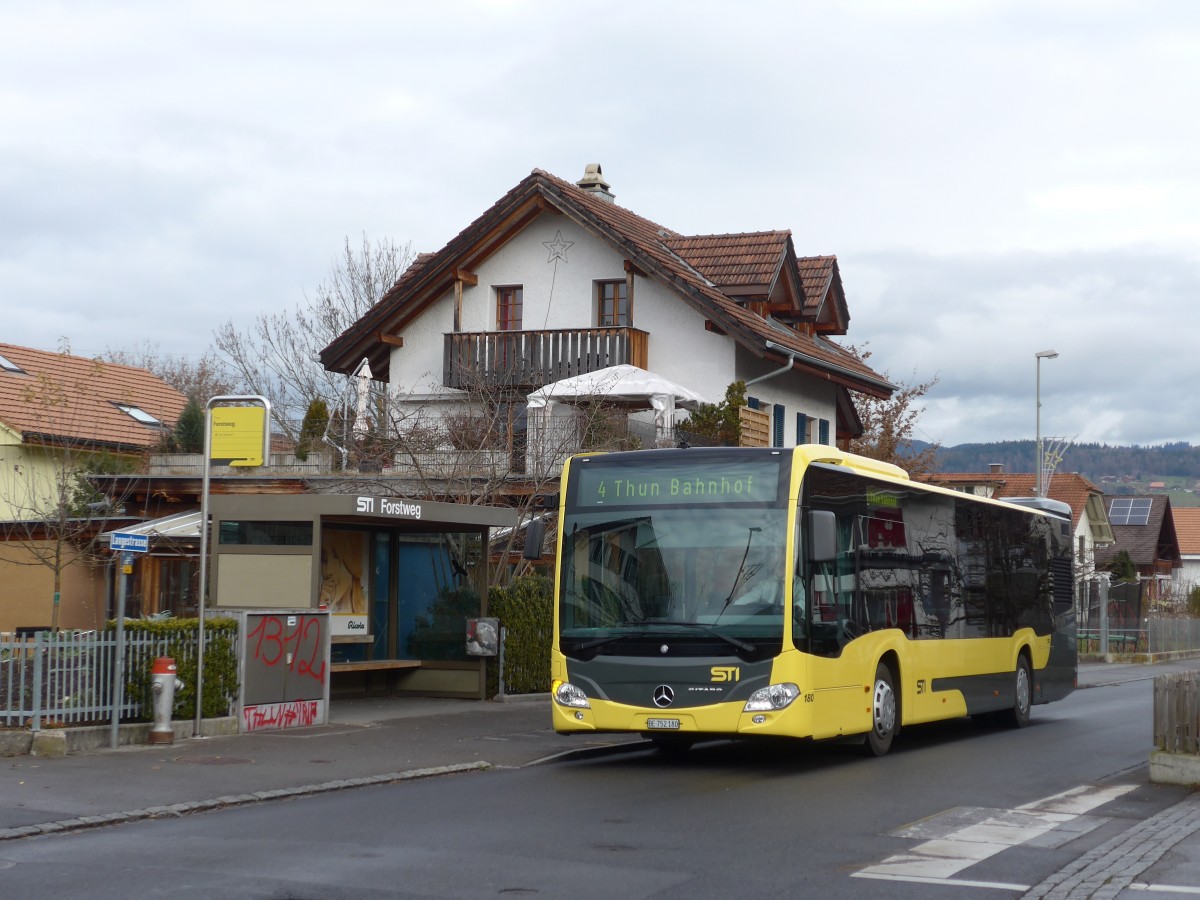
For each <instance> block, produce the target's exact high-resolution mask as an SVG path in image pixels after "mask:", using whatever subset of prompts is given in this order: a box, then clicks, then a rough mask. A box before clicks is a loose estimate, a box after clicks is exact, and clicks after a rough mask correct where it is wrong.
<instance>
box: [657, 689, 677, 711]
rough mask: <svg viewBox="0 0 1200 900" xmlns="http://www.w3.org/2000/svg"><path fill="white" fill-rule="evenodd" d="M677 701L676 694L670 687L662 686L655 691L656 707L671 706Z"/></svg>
mask: <svg viewBox="0 0 1200 900" xmlns="http://www.w3.org/2000/svg"><path fill="white" fill-rule="evenodd" d="M674 699H675V692H674V691H673V690H671V688H670V687H669V686H668V685H665V684H660V685H659V686H658V687H656V688H655V689H654V705H655V706H660V707H661V706H670V705H671V701H672V700H674Z"/></svg>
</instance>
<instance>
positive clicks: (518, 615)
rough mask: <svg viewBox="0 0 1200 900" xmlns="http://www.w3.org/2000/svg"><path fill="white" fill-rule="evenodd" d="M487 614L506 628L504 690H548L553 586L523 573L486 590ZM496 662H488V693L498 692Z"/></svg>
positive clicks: (539, 576)
mask: <svg viewBox="0 0 1200 900" xmlns="http://www.w3.org/2000/svg"><path fill="white" fill-rule="evenodd" d="M488 615H489V616H495V617H496V618H498V619H499V620H500V625H501V626H502V627H503V628H504V630H505V641H504V692H505V693H506V694H540V693H545V692H547V691H549V690H550V639H551V635H552V632H553V630H554V586H553V584H552V583H551V581H550V579H549V578H547V577H546V576H545V575H523V576H520V577H518V578H514V579H513V580H512V583H510V584H509V585H508V586H507V587H495V588H491V589H490V590H489V592H488ZM499 683H500V681H499V665H498V662H497V661H496V660H492V661H490V662H489V664H488V696H495V695H496V694H497V693H498V692H499V691H498V687H499Z"/></svg>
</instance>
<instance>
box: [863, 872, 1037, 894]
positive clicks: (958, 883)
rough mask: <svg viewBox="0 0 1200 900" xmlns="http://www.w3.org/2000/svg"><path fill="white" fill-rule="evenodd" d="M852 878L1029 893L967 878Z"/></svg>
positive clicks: (869, 874) (869, 875)
mask: <svg viewBox="0 0 1200 900" xmlns="http://www.w3.org/2000/svg"><path fill="white" fill-rule="evenodd" d="M850 877H851V878H871V879H873V880H875V881H908V882H912V883H914V884H944V885H947V886H950V887H976V888H995V889H996V890H1001V891H1027V890H1029V885H1027V884H1008V883H1007V882H1004V881H970V880H968V879H965V878H922V877H921V876H919V875H884V874H882V873H875V872H865V871H864V872H855V873H853V874H852V875H851V876H850Z"/></svg>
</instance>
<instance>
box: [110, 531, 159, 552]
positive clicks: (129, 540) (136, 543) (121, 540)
mask: <svg viewBox="0 0 1200 900" xmlns="http://www.w3.org/2000/svg"><path fill="white" fill-rule="evenodd" d="M110 546H111V547H112V548H113V549H114V550H124V551H125V552H126V553H149V552H150V535H148V534H130V533H129V532H128V531H114V532H113V533H112V543H111V544H110Z"/></svg>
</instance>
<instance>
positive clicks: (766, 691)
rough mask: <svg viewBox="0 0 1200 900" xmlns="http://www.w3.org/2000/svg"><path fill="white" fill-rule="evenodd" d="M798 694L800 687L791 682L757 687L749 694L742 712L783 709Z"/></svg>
mask: <svg viewBox="0 0 1200 900" xmlns="http://www.w3.org/2000/svg"><path fill="white" fill-rule="evenodd" d="M799 696H800V688H798V687H796V685H794V684H792V683H791V682H787V683H785V684H772V685H768V686H767V687H765V688H759V689H758V690H757V691H755V692H754V693H753V694H751V695H750V699H749V700H747V701H746V707H745V709H743V710H742V712H768V711H770V710H773V709H783V708H784V707H786V706H788V705H789V704H790V703H791V702H792V701H793V700H795V699H796V698H797V697H799Z"/></svg>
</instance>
